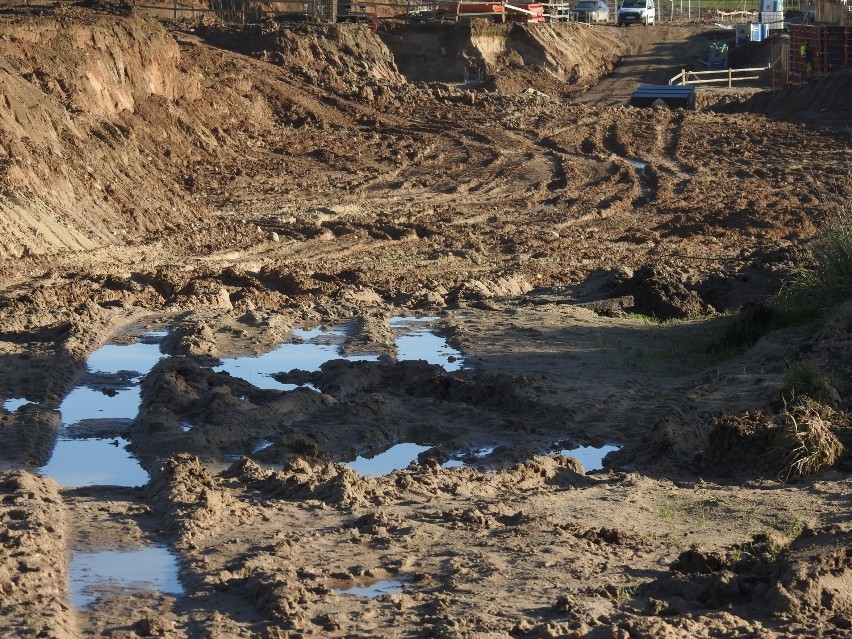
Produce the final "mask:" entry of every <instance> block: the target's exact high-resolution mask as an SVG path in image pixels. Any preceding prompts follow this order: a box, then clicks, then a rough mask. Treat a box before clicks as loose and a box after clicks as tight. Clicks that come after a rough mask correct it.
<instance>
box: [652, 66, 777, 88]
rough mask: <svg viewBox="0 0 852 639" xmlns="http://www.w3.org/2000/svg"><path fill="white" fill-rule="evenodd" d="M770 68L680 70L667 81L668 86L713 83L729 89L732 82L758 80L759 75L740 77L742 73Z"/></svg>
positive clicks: (768, 68) (757, 71) (768, 67)
mask: <svg viewBox="0 0 852 639" xmlns="http://www.w3.org/2000/svg"><path fill="white" fill-rule="evenodd" d="M771 68H772V67H771V66H766V67H756V68H751V69H718V70H714V71H687V70H686V69H682V70H681V72H680V73H678V74H677V75H676V76H675V77H673V78H672V79H671V80H669V84H680V85H685V84H711V83H714V82H725V83H727V85H728V88H729V89H730V88H731V87H732V86H733V83H734V82H743V81H745V80H760V76H759V75H749V76H747V75H741V74H744V73H760V72H762V71H768V70H770V69H771Z"/></svg>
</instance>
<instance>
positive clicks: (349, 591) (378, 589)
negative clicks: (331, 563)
mask: <svg viewBox="0 0 852 639" xmlns="http://www.w3.org/2000/svg"><path fill="white" fill-rule="evenodd" d="M404 583H405V582H403V581H395V580H392V579H386V580H384V581H377V582H376V583H374V584H372V585H370V586H352V587H351V588H339V589H333V590H332V592H334V593H335V594H337V595H350V596H354V597H369V598H370V599H373V598H375V597H379V596H381V595H393V594H397V593H401V592H402V586H403V584H404Z"/></svg>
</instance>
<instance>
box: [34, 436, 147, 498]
mask: <svg viewBox="0 0 852 639" xmlns="http://www.w3.org/2000/svg"><path fill="white" fill-rule="evenodd" d="M126 445H127V441H126V440H124V439H121V438H117V437H116V438H112V439H61V438H60V439H57V440H56V446H55V447H54V449H53V455H51V457H50V461H49V462H48V463H47V464H46V465H45V466H42V468H41V472H42V473H44V474H45V475H47V476H49V477H52V478H53V479H54V480H55V481H56V482H57V483H59V484H61V485H63V486H67V487H68V488H79V487H81V486H95V485H101V486H142V485H144V484H147V483H148V473H146V472H145V471H144V470H143V469H142V467H141V466H140V465H139V462H138V461H136V458H134V457H133V456H132V455H131V454H130V453H128V452H127V451H126V450H125V449H124V447H125V446H126Z"/></svg>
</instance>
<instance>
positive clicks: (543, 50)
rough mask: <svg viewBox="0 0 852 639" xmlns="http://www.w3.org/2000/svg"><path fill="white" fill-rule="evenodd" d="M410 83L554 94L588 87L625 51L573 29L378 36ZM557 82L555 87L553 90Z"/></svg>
mask: <svg viewBox="0 0 852 639" xmlns="http://www.w3.org/2000/svg"><path fill="white" fill-rule="evenodd" d="M380 36H381V37H382V40H383V41H384V42H385V44H386V45H387V46H388V48H389V49H390V50H391V51H392V52H393V55H394V58H395V59H396V61H397V64H398V66H399V69H400V71H401V72H402V74H403V75H405V77H406V78H408V80H409V81H411V82H448V83H451V82H464V81H466V80H467V81H479V80H482V81H484V82H485V83H486V85H487V87H488V88H489V89H491V90H498V91H501V92H505V93H518V92H521V91H524V90H526V89H529V88H532V89H535V90H538V91H543V92H547V93H552V92H553V91H554V87H555V86H558V83H560V82H561V83H566V84H569V85H588V84H591V83H592V82H594V81H595V80H597V79H598V78H600V77H601V76H603V75H606V74H607V73H609V72H610V71H612V69H613V68H614V67H615V64H616V62H617V61H618V58H619V57H620V56H621V55H623V54H624V52H625V51H626V45H625V44H624V42H623V41H622V40H620V39H619V38H618V37H617V36H616V35H614V34H613V33H610V32H609V31H608V30H604V29H588V28H585V27H581V26H579V25H576V24H534V25H522V24H517V23H514V24H494V23H492V22H490V21H488V20H473V21H471V22H470V23H467V24H465V23H462V24H459V25H406V26H400V27H397V28H396V29H392V30H390V31H388V32H381V33H380ZM554 80H555V81H556V83H557V84H556V85H555V84H554Z"/></svg>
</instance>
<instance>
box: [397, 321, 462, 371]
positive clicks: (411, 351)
mask: <svg viewBox="0 0 852 639" xmlns="http://www.w3.org/2000/svg"><path fill="white" fill-rule="evenodd" d="M436 319H438V318H436V317H419V318H418V317H392V318H391V319H389V320H388V325H389V326H391V327H392V328H403V329H405V328H412V327H413V328H412V330H409V331H407V332H405V333H404V334H402V335H400V336H399V337H397V338H396V359H397V360H398V361H408V360H422V361H425V362H426V363H428V364H437V365H438V366H441V367H442V368H443V369H444V370H446V371H457V370H459V369H460V368H461V367H462V363H463V355H462V353H461V352H460V351H458V350H456V349H454V348H453V347H452V346H450V345H449V344H448V343H447V340H446V339H444V338H443V337H441V336H440V335H438V334H437V333H435V331H434V330H433V328H432V327H430V326H418V325H419V324H423V323H428V322H433V321H435V320H436Z"/></svg>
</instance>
